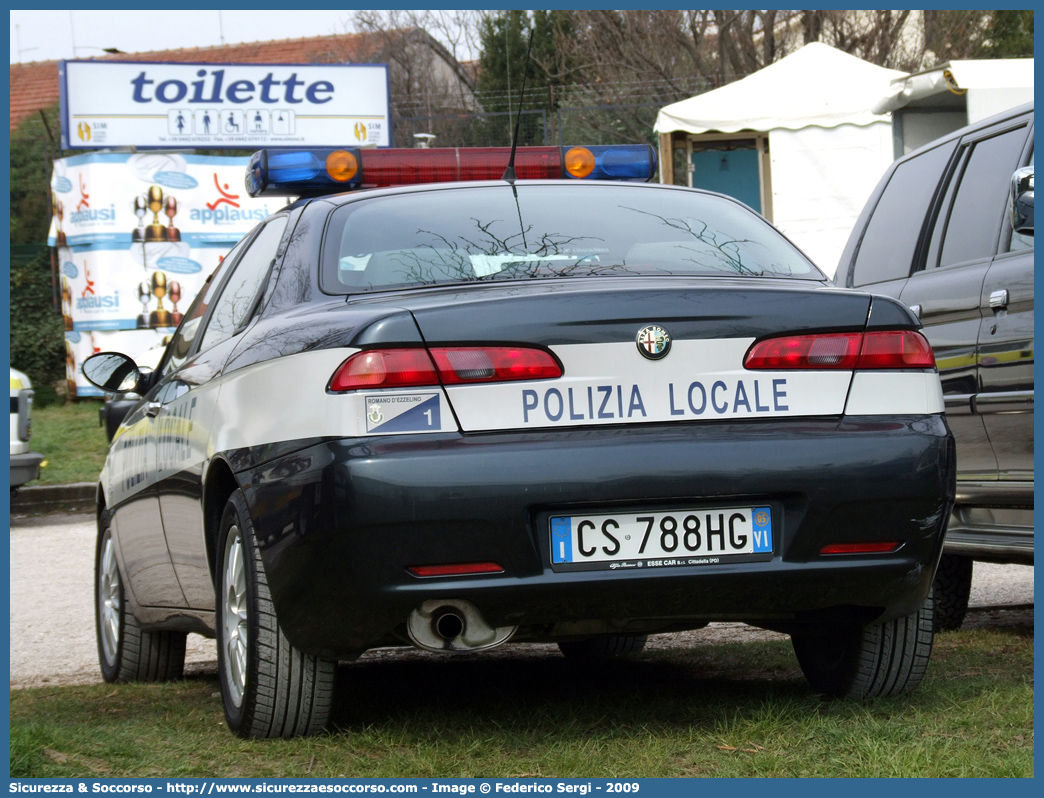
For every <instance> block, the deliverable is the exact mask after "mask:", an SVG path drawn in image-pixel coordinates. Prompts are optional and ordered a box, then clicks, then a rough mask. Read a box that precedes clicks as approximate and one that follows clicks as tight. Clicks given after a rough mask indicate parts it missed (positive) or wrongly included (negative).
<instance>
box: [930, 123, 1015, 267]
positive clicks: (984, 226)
mask: <svg viewBox="0 0 1044 798" xmlns="http://www.w3.org/2000/svg"><path fill="white" fill-rule="evenodd" d="M1025 144H1026V129H1025V128H1024V127H1020V128H1017V129H1015V130H1009V131H1008V132H1007V133H1002V134H1001V135H999V136H993V137H992V138H988V139H984V140H983V141H978V142H976V143H975V144H973V145H972V146H971V147H970V148H969V149H970V150H971V153H970V155H969V156H968V157H967V158H966V159H965V164H966V165H965V167H964V171H963V173H962V174H961V180H960V185H959V186H958V187H957V192H956V195H955V197H954V200H953V205H952V206H951V209H950V215H949V218H948V219H947V220H946V232H945V233H944V238H943V245H942V254H941V255H940V256H939V266H949V265H950V264H953V263H963V262H965V261H971V260H982V259H983V258H989V257H992V256H993V255H994V254H996V252H997V236H998V234H999V231H1000V229H1001V227H1002V226H1003V225H1002V221H1003V214H1004V212H1005V208H1006V205H1007V197H1008V186H1009V183H1010V182H1011V174H1012V172H1014V171H1015V169H1016V168H1017V167H1018V165H1019V156H1020V155H1021V154H1022V149H1023V147H1024V146H1025ZM929 265H931V264H929Z"/></svg>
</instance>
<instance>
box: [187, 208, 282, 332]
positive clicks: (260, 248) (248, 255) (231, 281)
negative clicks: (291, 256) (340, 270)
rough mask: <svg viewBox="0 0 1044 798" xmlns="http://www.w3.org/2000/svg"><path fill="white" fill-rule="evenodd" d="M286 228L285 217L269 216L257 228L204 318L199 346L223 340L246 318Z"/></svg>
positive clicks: (273, 259)
mask: <svg viewBox="0 0 1044 798" xmlns="http://www.w3.org/2000/svg"><path fill="white" fill-rule="evenodd" d="M285 229H286V217H285V216H282V217H280V218H278V219H273V220H272V221H271V222H269V223H268V224H267V225H265V227H264V228H263V229H262V230H261V232H259V233H258V234H257V235H256V236H255V237H254V240H253V242H252V243H251V244H250V247H249V248H248V249H247V251H246V252H244V253H243V257H241V258H240V259H239V262H238V263H237V264H236V265H235V271H233V272H232V274H231V275H230V276H229V278H228V282H227V283H226V284H225V287H224V289H222V291H221V296H219V297H218V299H217V303H216V304H215V305H214V312H213V313H212V314H211V316H210V321H208V322H207V329H206V332H204V333H203V343H202V344H201V345H200V349H201V350H203V349H209V348H210V347H212V346H213V345H214V344H217V343H220V342H221V341H224V340H225V339H226V338H229V337H231V335H232V334H233V333H234V332H235V331H236V330H237V329H238V328H239V326H240V325H241V324H242V323H243V322H245V321H246V320H247V314H248V313H249V312H250V310H251V308H252V307H253V305H254V299H255V298H256V297H257V292H258V289H259V288H260V287H261V283H263V282H264V279H265V277H266V276H267V275H268V272H269V270H270V269H271V267H272V263H273V262H274V261H275V256H276V250H277V249H278V248H279V242H280V240H281V239H282V238H283V231H284V230H285Z"/></svg>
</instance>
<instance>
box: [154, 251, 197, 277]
mask: <svg viewBox="0 0 1044 798" xmlns="http://www.w3.org/2000/svg"><path fill="white" fill-rule="evenodd" d="M156 268H157V269H163V271H166V272H173V273H174V274H199V273H200V272H201V271H203V267H202V266H201V265H200V264H198V263H196V261H194V260H192V258H182V257H180V256H176V255H169V256H167V257H165V258H160V259H159V260H157V261H156Z"/></svg>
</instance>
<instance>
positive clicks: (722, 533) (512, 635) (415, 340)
mask: <svg viewBox="0 0 1044 798" xmlns="http://www.w3.org/2000/svg"><path fill="white" fill-rule="evenodd" d="M508 157H509V155H508V151H507V149H495V150H464V149H460V150H454V149H442V150H439V149H428V150H405V151H403V150H351V149H345V150H332V151H331V150H324V151H320V152H296V151H295V152H288V151H262V152H259V153H257V154H255V155H254V157H253V158H252V159H251V162H250V166H249V168H248V171H247V185H248V189H249V191H250V193H251V194H253V195H255V196H258V195H288V196H294V197H300V199H298V200H296V201H294V202H293V203H292V204H290V205H289V206H288V207H286V208H285V209H284V210H282V211H280V212H278V213H276V214H274V215H273V216H271V217H270V218H269V219H267V220H266V221H265V222H264V223H262V224H261V225H260V226H258V227H257V229H256V230H254V231H253V232H252V233H251V234H249V235H248V236H247V237H246V238H245V239H243V241H242V242H240V243H239V244H238V245H237V246H236V247H235V248H234V249H233V250H232V252H231V253H230V254H229V256H228V257H226V258H225V259H224V261H223V263H222V265H221V266H220V267H219V268H218V270H217V271H216V272H215V273H214V274H213V275H212V276H211V278H210V279H209V281H208V283H207V285H206V286H205V287H204V289H203V290H202V291H201V292H200V294H199V296H198V297H197V298H196V300H195V302H194V303H193V304H192V306H191V308H190V309H189V310H188V312H187V313H186V314H185V317H184V320H183V321H182V323H181V326H180V327H179V329H178V330H177V333H176V334H175V335H174V337H173V339H172V341H171V343H170V345H169V346H168V348H167V351H166V353H165V354H164V356H163V359H162V360H161V361H160V363H159V366H158V368H157V369H156V371H155V372H154V373H147V372H146V371H144V370H142V369H139V368H138V367H137V366H136V365H135V364H134V363H133V362H132V361H131V360H130V358H127V357H125V356H123V355H120V354H116V353H103V354H100V355H96V356H94V357H93V358H91V359H90V360H88V361H87V362H86V363H85V365H84V372H85V374H86V375H87V377H88V378H89V379H90V380H91V381H92V382H94V384H96V385H98V386H99V387H101V388H102V389H103V390H106V391H115V392H136V393H138V394H140V395H141V397H142V399H141V401H140V403H138V404H137V405H135V406H134V407H133V409H131V410H130V411H129V413H128V415H127V416H126V418H125V419H124V421H123V423H122V425H121V426H120V427H119V429H118V431H117V432H116V434H115V436H114V440H113V442H112V446H111V449H110V451H109V454H108V457H107V460H106V464H105V468H104V471H103V473H102V475H101V478H100V483H99V488H98V497H99V506H98V529H99V536H98V547H97V569H96V575H97V579H96V581H97V631H98V648H99V654H100V663H101V669H102V672H103V674H104V677H105V679H106V680H109V681H125V680H157V679H170V678H176V677H177V676H179V675H180V674H181V672H182V666H183V661H184V647H185V635H186V633H187V632H199V633H202V634H204V635H212V636H215V637H216V638H217V647H218V660H219V672H220V682H221V693H222V697H223V702H224V707H225V714H226V717H227V721H228V724H229V726H230V727H231V728H232V730H233V731H235V732H236V733H238V734H240V735H243V736H253V737H278V736H291V735H297V734H310V733H314V732H317V731H319V730H320V729H322V728H323V727H324V725H325V724H326V722H327V720H328V717H329V713H330V707H331V702H332V696H333V690H334V673H335V666H336V664H337V662H338V661H348V660H352V659H354V658H356V657H358V656H359V655H360V654H362V653H363V652H365V651H366V650H367V649H370V648H373V647H380V646H396V645H413V646H417V647H420V648H422V649H427V650H429V651H435V652H446V653H454V652H473V651H480V650H485V649H490V648H493V647H495V646H500V645H502V644H505V643H508V642H510V641H545V642H557V643H558V645H559V647H560V648H561V651H562V653H563V654H564V655H566V656H569V657H586V658H590V659H597V658H600V657H606V656H612V655H615V654H621V653H627V652H633V651H636V650H638V649H640V648H641V647H642V646H643V645H644V642H645V638H646V635H648V634H650V633H654V632H671V631H677V630H685V629H694V628H698V627H701V626H703V625H705V624H707V623H708V622H710V621H720V620H734V621H745V622H747V623H751V624H755V625H758V626H762V627H765V628H769V629H775V630H780V631H783V632H787V633H789V634H790V635H791V636H792V638H793V641H794V648H795V650H796V653H797V657H798V660H799V662H800V664H801V667H802V669H803V671H804V673H805V674H806V675H807V677H808V680H809V682H810V684H811V686H812V687H813V688H814V689H815V690H818V691H822V692H825V693H828V694H831V695H836V696H850V697H864V696H880V695H891V694H897V693H901V692H903V691H905V690H909V689H911V688H913V687H914V686H916V685H917V683H918V682H919V681H920V679H921V677H922V675H923V673H924V670H925V667H926V665H927V662H928V658H929V654H930V651H931V645H932V635H933V628H932V602H931V598H930V595H929V593H930V588H931V583H932V575H933V573H934V571H935V567H936V564H937V562H938V559H939V556H940V551H941V546H942V540H943V534H944V531H945V523H946V519H947V517H948V515H949V511H950V508H951V506H952V503H953V498H954V443H953V438H952V436H951V434H950V431H949V429H948V428H947V425H946V421H945V419H944V417H943V399H942V393H941V389H940V384H939V377H938V374H937V371H936V367H935V362H934V359H933V356H932V350H931V347H930V346H929V345H928V344H927V342H926V340H925V339H924V337H923V336H922V335H921V333H920V332H919V330H918V327H919V325H918V322H917V319H916V318H915V317H914V316H913V315H912V314H911V313H910V311H909V310H908V309H907V308H905V307H903V306H902V305H901V304H899V303H898V302H896V301H894V300H892V299H889V298H881V297H872V296H871V295H869V294H865V293H858V292H854V291H848V290H843V289H837V288H834V287H833V286H831V285H829V284H828V282H827V280H826V278H825V277H824V275H823V274H821V273H820V272H819V271H818V270H817V269H816V268H815V266H813V265H812V263H810V262H809V261H808V260H807V258H805V257H804V256H803V255H802V254H801V253H800V252H799V251H798V250H797V249H795V248H794V247H793V246H792V245H791V244H790V243H789V242H788V241H787V240H786V239H784V238H783V236H781V235H780V234H779V233H778V232H777V231H776V230H774V229H773V228H772V227H771V226H770V225H769V224H768V223H767V222H766V221H765V220H764V219H762V218H761V217H760V216H758V215H756V214H755V213H753V212H752V211H750V210H749V209H748V208H746V207H745V206H743V205H741V204H740V203H738V202H736V201H734V200H732V199H729V198H727V197H723V196H720V195H715V194H709V193H705V192H701V191H694V190H690V189H683V188H677V187H671V186H661V185H653V184H648V183H647V181H648V180H649V178H650V177H651V175H652V174H653V173H654V171H655V156H654V153H653V151H652V150H651V148H649V147H645V146H639V147H630V146H628V147H577V148H562V149H560V148H557V147H545V148H521V149H519V151H518V154H517V159H516V161H515V167H514V168H515V174H511V173H510V172H508V173H507V174H506V175H505V177H504V179H502V174H504V169H505V164H506V163H507V162H508ZM445 181H451V182H445Z"/></svg>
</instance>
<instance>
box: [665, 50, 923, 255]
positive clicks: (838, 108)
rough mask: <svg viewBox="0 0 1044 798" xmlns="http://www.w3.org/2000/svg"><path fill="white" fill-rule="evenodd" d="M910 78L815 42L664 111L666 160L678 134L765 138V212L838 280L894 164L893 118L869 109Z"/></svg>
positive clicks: (697, 139) (697, 138)
mask: <svg viewBox="0 0 1044 798" xmlns="http://www.w3.org/2000/svg"><path fill="white" fill-rule="evenodd" d="M902 77H905V73H903V72H898V71H896V70H893V69H885V68H883V67H879V66H875V65H874V64H870V63H868V62H866V61H863V60H862V59H859V58H856V57H855V56H852V55H848V54H847V53H843V52H841V51H840V50H836V49H834V48H833V47H829V46H827V45H825V44H820V43H812V44H808V45H806V46H805V47H803V48H801V49H800V50H798V51H797V52H795V53H794V54H792V55H789V56H787V57H786V58H783V59H781V60H780V61H777V62H775V63H774V64H771V65H769V66H767V67H765V68H764V69H762V70H759V71H758V72H756V73H754V74H753V75H750V76H748V77H746V78H743V79H742V80H739V81H736V82H735V83H731V84H729V85H727V86H723V87H722V88H720V89H716V90H714V91H710V92H707V93H705V94H700V95H697V96H696V97H691V98H689V99H688V100H682V101H681V102H677V103H674V104H672V105H668V106H666V107H664V108H662V109H660V112H659V114H658V116H657V118H656V125H655V130H656V132H657V133H660V134H661V139H660V140H661V153H660V157H661V162H664V159H665V158H672V153H671V152H670V151H669V149H668V151H667V152H664V151H663V150H664V149H665V148H664V146H663V145H664V142H665V140H666V141H670V139H671V136H670V134H672V133H675V132H679V131H680V132H684V133H686V134H689V137H690V141H691V144H692V146H693V147H694V148H696V147H699V146H702V145H701V142H703V141H708V142H709V141H720V140H721V139H722V138H723V136H722V134H740V135H742V134H743V132H745V131H750V135H752V136H753V135H755V134H757V135H758V136H760V137H762V138H764V140H765V142H766V143H767V148H768V154H767V156H766V157H765V158H763V159H762V162H761V175H760V179H761V186H762V192H763V193H762V196H763V198H764V199H763V202H762V207H763V211H764V213H765V215H766V216H767V217H768V218H769V219H770V220H771V221H772V222H773V223H774V224H775V225H776V226H777V227H778V228H779V229H780V230H782V231H783V232H784V233H786V234H787V236H789V237H790V239H791V240H792V241H794V243H795V244H797V245H798V246H799V247H801V248H802V249H803V250H804V251H805V253H806V254H807V255H808V256H809V257H811V258H812V260H813V261H815V262H816V264H817V265H818V266H819V267H820V268H821V269H823V270H824V271H825V272H826V273H827V274H828V275H832V274H833V273H834V271H835V269H836V268H837V261H838V258H839V257H840V255H841V251H842V249H843V248H844V245H845V242H846V241H847V240H848V235H849V232H850V231H851V229H852V226H853V224H854V223H855V220H856V217H857V216H858V215H859V212H860V211H861V210H862V207H863V204H864V203H865V202H866V199H867V197H869V196H870V192H871V191H872V190H873V188H874V186H876V185H877V181H878V180H879V179H880V177H881V175H882V174H883V173H884V171H885V169H886V168H887V167H888V165H889V164H890V163H891V162H892V134H891V121H890V118H889V116H888V115H887V114H875V113H873V112H872V111H871V110H870V109H871V107H872V106H873V105H874V104H875V103H876V102H877V101H878V100H880V98H881V97H882V96H883V95H885V94H886V93H887V92H888V89H889V85H890V84H891V82H892V81H893V80H895V79H896V78H902ZM663 134H667V135H666V136H665V135H663ZM697 185H698V183H697Z"/></svg>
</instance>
